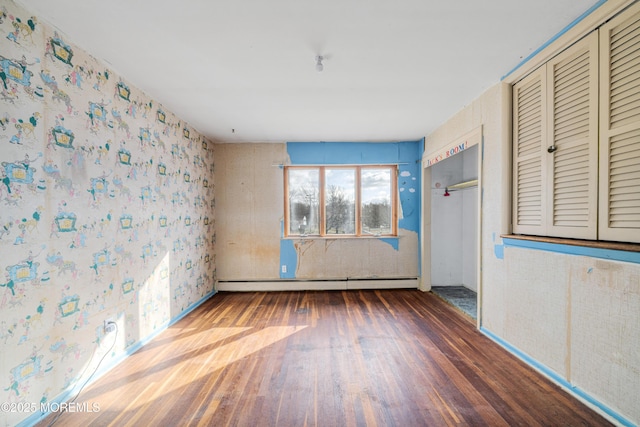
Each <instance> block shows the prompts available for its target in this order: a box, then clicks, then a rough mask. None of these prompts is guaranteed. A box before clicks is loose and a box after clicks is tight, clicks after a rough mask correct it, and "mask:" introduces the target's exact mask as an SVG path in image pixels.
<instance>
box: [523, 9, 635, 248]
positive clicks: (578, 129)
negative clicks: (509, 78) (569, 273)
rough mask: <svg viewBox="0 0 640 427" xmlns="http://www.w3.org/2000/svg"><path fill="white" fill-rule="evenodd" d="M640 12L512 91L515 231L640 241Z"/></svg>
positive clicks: (623, 17)
mask: <svg viewBox="0 0 640 427" xmlns="http://www.w3.org/2000/svg"><path fill="white" fill-rule="evenodd" d="M639 52H640V5H635V6H634V7H632V8H630V9H628V10H627V11H626V12H624V13H623V14H621V15H620V16H618V17H617V18H615V19H614V20H611V21H609V22H608V23H607V24H605V25H603V26H602V27H601V28H600V29H599V30H596V31H594V32H592V33H591V34H589V35H588V36H586V37H585V38H583V39H582V40H581V41H579V42H578V43H576V44H574V45H572V46H571V47H569V48H568V49H567V50H565V51H563V52H562V53H560V54H559V55H557V56H556V57H554V58H552V59H551V60H549V61H548V62H547V63H546V64H544V65H543V66H541V67H540V68H538V69H537V70H535V71H533V72H532V73H531V74H529V75H528V76H527V77H525V78H524V79H523V80H521V81H520V82H518V83H516V84H515V85H514V86H513V111H514V116H513V143H514V146H513V172H514V175H513V182H514V193H513V202H514V203H513V231H514V232H515V233H520V234H531V235H539V236H553V237H568V238H578V239H590V240H598V239H600V240H618V241H628V242H640V84H639V80H638V79H637V76H638V75H640V53H639Z"/></svg>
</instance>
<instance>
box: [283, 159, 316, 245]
mask: <svg viewBox="0 0 640 427" xmlns="http://www.w3.org/2000/svg"><path fill="white" fill-rule="evenodd" d="M288 171H289V182H288V185H289V234H299V235H306V234H319V232H320V229H319V227H318V224H319V222H318V218H319V216H318V210H319V209H318V208H319V200H320V199H319V192H320V172H319V170H318V169H288Z"/></svg>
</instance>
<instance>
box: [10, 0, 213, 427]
mask: <svg viewBox="0 0 640 427" xmlns="http://www.w3.org/2000/svg"><path fill="white" fill-rule="evenodd" d="M0 79H1V80H0V124H1V127H0V322H1V325H0V346H1V349H2V350H1V354H0V402H10V403H13V404H14V407H16V408H17V407H18V406H17V403H22V404H23V406H22V408H23V409H25V408H26V407H25V404H29V405H36V404H37V405H40V403H42V402H51V401H52V400H56V399H61V398H64V397H65V396H66V395H67V394H68V393H69V391H70V390H72V389H74V387H75V388H77V387H78V386H79V384H80V383H82V382H83V381H85V379H86V378H87V376H88V375H89V374H90V373H91V371H92V370H93V369H94V368H95V366H96V365H97V362H98V360H97V359H100V357H102V355H103V354H105V353H107V358H106V360H105V361H104V362H103V366H104V365H107V366H108V365H109V361H110V360H111V361H112V363H114V361H115V360H118V359H119V358H122V357H123V356H124V355H126V354H128V353H130V352H131V351H133V350H134V349H135V348H136V346H139V345H140V343H141V340H144V339H146V338H149V337H151V336H153V335H154V334H156V333H158V332H159V331H161V330H162V329H163V328H165V327H166V326H167V324H168V323H169V322H170V321H171V320H173V319H176V318H179V317H180V316H181V315H184V314H185V313H186V312H187V311H189V310H191V309H192V308H194V307H195V305H197V304H199V303H200V302H202V301H203V300H204V299H206V298H208V297H209V296H210V295H211V294H212V293H213V292H214V280H215V265H214V258H213V246H214V244H215V232H214V210H215V199H214V184H213V160H214V159H213V151H212V144H210V143H208V141H207V140H206V139H205V138H204V137H203V136H202V135H199V134H198V133H197V132H196V131H195V130H194V129H192V128H190V127H189V125H188V124H187V123H184V122H183V121H181V120H180V119H179V118H178V117H176V116H175V115H173V114H172V113H171V112H169V111H166V110H165V109H164V108H163V107H162V105H160V104H159V103H158V102H156V101H154V100H153V99H150V98H149V97H148V96H146V95H145V94H144V93H142V92H141V91H139V90H138V89H136V88H135V87H133V86H132V85H130V84H129V83H128V82H127V81H126V79H125V78H124V77H122V76H118V75H116V74H115V73H114V72H113V71H112V70H110V69H109V68H108V67H106V66H105V65H104V64H103V63H102V62H100V61H98V60H96V59H95V58H93V57H91V56H90V55H89V54H87V53H86V52H83V51H82V50H80V49H79V48H78V47H76V46H74V44H73V41H72V40H67V39H66V38H65V36H64V35H63V34H59V33H57V32H56V31H55V30H54V29H53V28H50V27H49V26H47V25H46V24H45V23H43V22H41V21H40V20H39V19H38V17H37V16H32V14H31V13H30V12H29V11H27V10H24V9H23V8H21V7H19V6H17V5H16V4H14V3H13V2H10V1H7V0H3V1H2V3H0ZM105 319H113V320H115V321H116V323H117V325H118V336H117V339H116V338H114V335H115V334H113V333H110V334H109V335H105V332H104V328H103V322H104V320H105ZM114 340H115V345H114V347H113V348H111V344H112V343H113V342H114ZM34 408H35V406H31V407H29V408H26V410H23V411H17V412H13V411H9V413H8V412H6V411H2V412H0V417H2V418H0V419H1V420H2V422H1V424H2V425H14V424H16V423H20V422H21V421H24V420H29V419H31V420H33V419H34V417H37V415H36V414H35V413H33V412H35V410H34ZM12 412H13V413H12Z"/></svg>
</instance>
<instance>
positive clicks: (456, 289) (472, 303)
mask: <svg viewBox="0 0 640 427" xmlns="http://www.w3.org/2000/svg"><path fill="white" fill-rule="evenodd" d="M431 292H433V293H434V294H436V295H437V296H439V297H440V298H442V299H443V300H445V301H447V302H448V303H449V304H451V305H453V306H454V307H457V308H458V309H460V310H461V311H462V312H463V313H465V314H467V315H468V316H471V317H472V318H473V319H477V317H478V295H477V293H476V292H474V291H472V290H471V289H469V288H465V287H464V286H432V287H431Z"/></svg>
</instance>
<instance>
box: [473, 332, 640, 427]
mask: <svg viewBox="0 0 640 427" xmlns="http://www.w3.org/2000/svg"><path fill="white" fill-rule="evenodd" d="M480 332H482V333H483V334H484V335H485V336H487V337H488V338H489V339H491V340H492V341H494V342H495V343H497V344H498V345H500V346H501V347H503V348H504V349H505V350H507V351H508V352H510V353H511V354H513V355H514V356H516V357H517V358H518V359H520V360H522V361H523V362H525V363H526V364H527V365H529V366H531V367H532V368H534V369H535V370H537V371H539V372H540V373H542V374H543V375H544V376H546V377H548V378H549V379H550V380H552V381H553V382H555V383H556V384H558V385H559V386H560V387H562V388H564V389H565V390H567V391H568V392H569V393H570V394H572V395H574V396H575V397H577V398H579V399H581V400H582V401H585V402H587V403H589V404H590V405H592V406H595V407H597V408H598V409H599V410H600V411H602V412H603V413H605V414H606V415H607V416H609V417H610V418H612V419H615V420H616V421H617V422H618V423H620V425H623V426H628V427H635V424H634V423H633V422H631V421H629V420H628V419H626V418H625V417H623V416H622V415H620V414H618V413H617V412H616V411H614V410H613V409H611V408H609V407H608V406H607V405H605V404H604V403H602V402H600V401H598V400H597V399H595V398H594V397H593V396H591V395H590V394H588V393H586V392H585V391H584V390H582V389H580V388H579V387H576V386H574V385H572V384H571V383H570V382H569V381H567V380H566V379H564V378H563V377H562V376H560V375H558V374H557V373H556V372H555V371H553V370H551V369H550V368H548V367H547V366H546V365H543V364H542V363H540V362H538V361H537V360H535V359H534V358H532V357H531V356H529V355H528V354H526V353H524V352H523V351H521V350H520V349H518V348H517V347H514V346H513V345H511V344H509V343H508V342H507V341H505V340H503V339H502V338H500V337H499V336H497V335H495V334H494V333H493V332H491V331H488V330H487V329H485V328H484V327H480Z"/></svg>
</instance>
